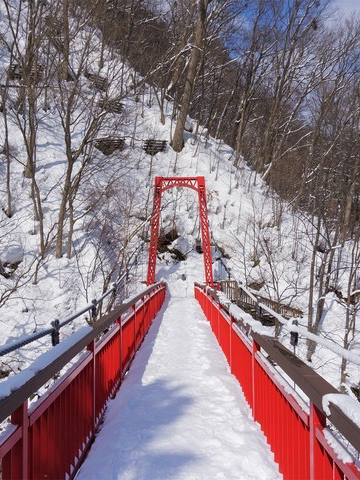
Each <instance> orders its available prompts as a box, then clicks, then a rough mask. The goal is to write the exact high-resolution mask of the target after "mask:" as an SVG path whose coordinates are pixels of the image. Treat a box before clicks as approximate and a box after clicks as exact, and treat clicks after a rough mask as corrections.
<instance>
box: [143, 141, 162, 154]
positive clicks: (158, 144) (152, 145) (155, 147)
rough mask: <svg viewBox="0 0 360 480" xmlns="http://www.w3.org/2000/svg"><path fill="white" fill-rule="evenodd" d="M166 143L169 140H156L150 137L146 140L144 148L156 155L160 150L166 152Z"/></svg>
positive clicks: (148, 152)
mask: <svg viewBox="0 0 360 480" xmlns="http://www.w3.org/2000/svg"><path fill="white" fill-rule="evenodd" d="M166 145H167V140H155V139H153V138H149V139H148V140H145V141H144V143H143V146H142V149H143V150H145V152H146V153H147V154H149V155H151V156H154V155H156V154H157V153H159V152H165V148H166Z"/></svg>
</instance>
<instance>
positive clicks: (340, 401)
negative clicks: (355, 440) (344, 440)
mask: <svg viewBox="0 0 360 480" xmlns="http://www.w3.org/2000/svg"><path fill="white" fill-rule="evenodd" d="M330 402H331V403H333V404H334V405H336V406H337V407H339V408H340V410H341V411H342V412H343V413H345V415H346V416H347V417H348V418H350V420H352V421H353V422H354V423H355V425H357V426H358V427H359V428H360V403H359V402H358V401H357V400H355V399H353V398H351V397H349V396H348V395H345V394H342V393H328V394H327V395H324V396H323V398H322V406H323V409H324V412H325V413H326V415H330V408H329V403H330Z"/></svg>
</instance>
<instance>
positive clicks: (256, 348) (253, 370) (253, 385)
mask: <svg viewBox="0 0 360 480" xmlns="http://www.w3.org/2000/svg"><path fill="white" fill-rule="evenodd" d="M259 351H260V345H259V344H258V343H256V342H255V340H254V339H252V357H251V397H252V398H251V404H250V407H251V408H252V411H253V417H254V420H255V421H257V417H258V413H259V412H258V411H257V406H256V394H255V392H256V387H257V384H256V382H257V375H256V370H257V365H256V358H255V356H256V353H257V352H259Z"/></svg>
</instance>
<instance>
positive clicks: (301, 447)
mask: <svg viewBox="0 0 360 480" xmlns="http://www.w3.org/2000/svg"><path fill="white" fill-rule="evenodd" d="M195 298H197V300H198V301H199V303H200V305H201V307H202V309H203V311H204V313H205V315H206V317H207V318H208V320H209V321H210V323H211V326H212V329H213V331H214V333H215V335H216V336H217V338H218V340H219V344H220V345H221V347H222V349H223V350H224V351H225V350H226V348H227V340H226V338H225V337H226V328H225V327H224V326H225V324H226V323H227V320H228V317H227V316H226V314H225V312H223V311H222V310H220V309H219V310H217V312H216V313H214V304H215V302H214V299H213V298H212V297H211V296H210V295H209V294H208V293H207V292H205V291H204V290H203V289H202V288H199V287H198V286H196V287H195ZM214 317H216V320H217V321H216V322H215V321H214ZM218 322H219V325H220V326H219V328H217V325H218ZM228 334H229V342H230V352H231V355H230V364H231V371H232V373H233V374H234V376H235V377H236V378H237V380H238V381H239V383H240V385H241V388H242V390H243V392H244V395H245V398H246V400H247V402H248V403H249V405H250V407H251V408H252V411H253V416H254V419H255V420H256V421H258V422H259V424H260V427H261V429H262V431H263V432H264V434H265V436H266V438H267V441H268V443H269V445H270V448H271V450H272V452H273V453H274V458H275V461H276V462H277V463H278V464H279V469H280V471H281V473H282V474H283V477H284V479H289V480H305V479H306V480H307V479H312V480H315V479H316V480H318V479H319V480H320V479H324V480H325V479H326V480H328V479H344V478H347V479H351V480H355V479H359V478H360V472H359V470H358V469H357V468H356V466H355V464H354V463H349V464H344V463H342V462H341V461H340V460H339V459H338V458H337V456H336V453H335V452H334V450H333V449H332V448H331V447H330V445H329V444H328V443H327V441H326V440H325V437H324V435H323V428H324V426H325V417H324V415H323V414H322V413H321V412H320V411H319V410H318V409H317V408H316V407H315V405H313V404H311V406H310V415H309V414H308V413H307V412H305V411H304V410H303V409H302V407H301V405H300V404H299V403H298V402H297V400H296V395H295V396H293V395H291V394H290V393H288V392H287V391H286V389H285V387H284V385H282V384H281V383H279V380H278V378H277V376H276V373H275V370H274V367H272V366H271V365H270V364H269V363H268V362H267V361H266V359H265V358H264V357H263V355H262V354H261V353H260V347H259V346H258V345H257V344H256V343H255V342H253V345H252V346H251V345H250V343H249V339H248V338H247V337H246V336H245V335H244V334H243V333H242V332H241V331H240V329H239V328H238V327H237V326H236V325H235V324H234V325H233V326H232V329H229V331H228Z"/></svg>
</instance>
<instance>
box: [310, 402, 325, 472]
mask: <svg viewBox="0 0 360 480" xmlns="http://www.w3.org/2000/svg"><path fill="white" fill-rule="evenodd" d="M325 426H326V417H325V415H324V414H323V413H322V412H321V411H320V410H319V409H318V408H317V407H316V405H314V403H313V402H310V480H315V479H319V478H323V472H322V465H323V461H322V460H323V458H322V457H323V452H322V448H321V446H320V444H319V442H318V441H317V439H316V430H317V429H320V430H323V428H324V427H325Z"/></svg>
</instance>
